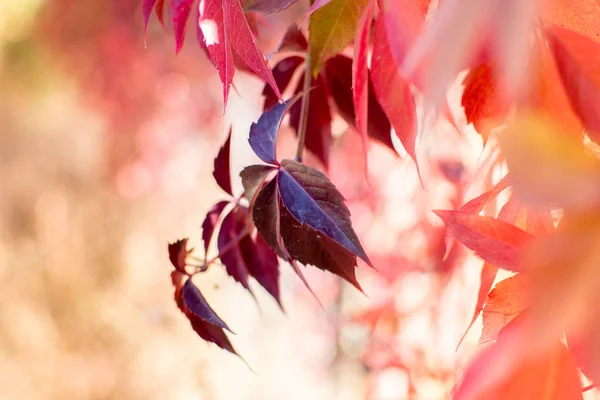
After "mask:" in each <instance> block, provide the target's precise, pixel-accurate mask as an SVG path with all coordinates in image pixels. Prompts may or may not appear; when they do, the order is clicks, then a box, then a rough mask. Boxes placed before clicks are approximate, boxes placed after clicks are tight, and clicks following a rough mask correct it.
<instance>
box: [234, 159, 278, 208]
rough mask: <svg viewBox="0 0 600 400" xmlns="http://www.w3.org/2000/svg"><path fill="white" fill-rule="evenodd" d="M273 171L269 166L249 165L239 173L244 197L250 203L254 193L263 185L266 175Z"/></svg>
mask: <svg viewBox="0 0 600 400" xmlns="http://www.w3.org/2000/svg"><path fill="white" fill-rule="evenodd" d="M274 170H275V169H274V168H273V167H271V166H269V165H250V166H248V167H246V168H244V169H243V170H242V172H240V177H241V178H242V186H243V187H244V197H245V198H246V199H247V200H248V201H250V202H251V201H252V199H254V196H255V194H256V191H257V190H258V189H260V188H261V187H262V185H263V184H265V179H266V178H267V175H268V174H269V173H270V172H271V171H274Z"/></svg>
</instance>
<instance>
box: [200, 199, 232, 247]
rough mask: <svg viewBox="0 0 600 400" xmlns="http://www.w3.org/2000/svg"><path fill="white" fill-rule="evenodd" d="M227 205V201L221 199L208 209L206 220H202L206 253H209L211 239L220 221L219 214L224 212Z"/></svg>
mask: <svg viewBox="0 0 600 400" xmlns="http://www.w3.org/2000/svg"><path fill="white" fill-rule="evenodd" d="M226 206H227V202H226V201H220V202H218V203H217V204H215V205H214V206H212V208H211V209H210V210H209V211H208V213H207V214H206V217H205V218H204V222H202V240H203V241H204V253H205V254H207V253H208V246H210V240H211V238H212V236H213V233H214V231H215V227H216V226H217V222H218V221H219V216H220V215H221V213H222V212H223V209H224V208H225V207H226Z"/></svg>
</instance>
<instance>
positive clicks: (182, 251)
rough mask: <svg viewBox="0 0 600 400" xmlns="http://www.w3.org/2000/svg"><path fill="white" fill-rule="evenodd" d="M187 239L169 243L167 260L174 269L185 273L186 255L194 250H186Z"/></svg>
mask: <svg viewBox="0 0 600 400" xmlns="http://www.w3.org/2000/svg"><path fill="white" fill-rule="evenodd" d="M188 240H189V239H188V238H185V239H181V240H178V241H176V242H175V243H169V260H171V264H173V266H174V267H175V269H176V270H177V271H179V272H184V273H185V265H186V259H187V256H188V254H190V253H191V252H192V251H193V250H194V249H190V250H187V242H188Z"/></svg>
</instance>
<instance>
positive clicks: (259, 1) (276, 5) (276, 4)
mask: <svg viewBox="0 0 600 400" xmlns="http://www.w3.org/2000/svg"><path fill="white" fill-rule="evenodd" d="M296 1H298V0H248V1H246V4H244V11H245V12H261V13H263V14H272V13H276V12H279V11H281V10H285V9H286V8H288V7H289V6H291V5H292V4H294V3H295V2H296Z"/></svg>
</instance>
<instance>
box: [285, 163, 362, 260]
mask: <svg viewBox="0 0 600 400" xmlns="http://www.w3.org/2000/svg"><path fill="white" fill-rule="evenodd" d="M277 183H278V187H279V192H280V196H281V200H282V205H283V206H284V207H285V208H286V209H287V211H289V213H290V214H291V215H292V216H293V217H294V218H295V219H296V220H297V221H298V222H299V223H301V224H303V225H307V226H308V227H310V228H311V229H314V230H316V231H317V232H319V233H320V234H323V235H325V236H327V237H328V238H330V239H331V240H332V241H333V242H335V243H337V244H338V245H340V246H341V247H343V248H345V249H346V250H348V251H349V252H351V253H352V254H354V255H356V256H358V257H360V258H362V259H363V260H364V261H365V262H366V263H367V264H369V265H371V266H372V264H371V261H370V260H369V258H368V257H367V255H366V254H365V251H364V250H363V248H362V246H361V244H360V242H359V241H358V237H357V236H356V233H355V232H354V230H353V229H352V222H351V221H350V211H348V208H347V207H346V205H345V204H344V198H343V196H342V195H341V193H340V192H339V191H338V190H337V189H336V188H335V186H334V185H333V184H332V183H331V181H329V179H328V178H327V176H325V175H324V174H323V173H321V172H319V171H317V170H316V169H314V168H310V167H307V166H306V165H303V164H300V163H298V162H295V161H292V160H283V161H282V162H281V169H280V170H279V174H278V175H277Z"/></svg>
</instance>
